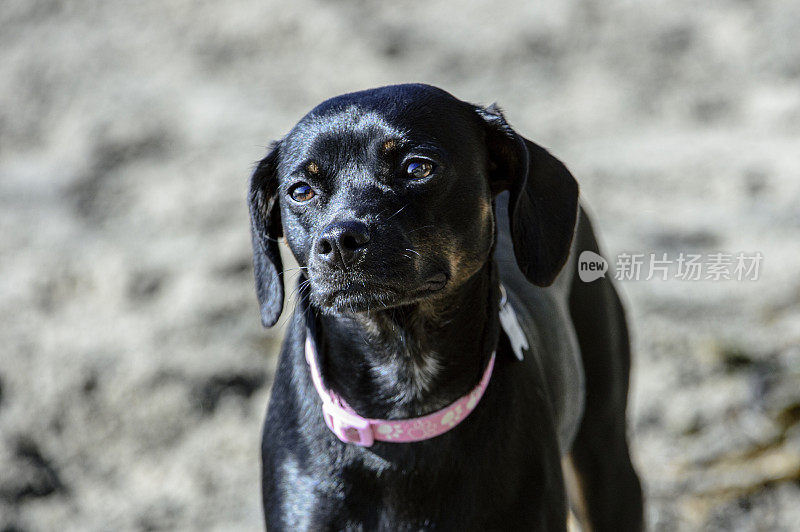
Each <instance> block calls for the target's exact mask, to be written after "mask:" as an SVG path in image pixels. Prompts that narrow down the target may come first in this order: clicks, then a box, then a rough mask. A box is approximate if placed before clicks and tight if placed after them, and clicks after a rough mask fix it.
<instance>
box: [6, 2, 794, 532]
mask: <svg viewBox="0 0 800 532" xmlns="http://www.w3.org/2000/svg"><path fill="white" fill-rule="evenodd" d="M537 4H539V3H537ZM537 4H534V3H531V2H523V1H521V0H517V1H512V2H504V3H502V4H499V3H495V5H494V7H493V8H492V9H491V10H488V9H487V8H486V7H485V6H484V4H483V3H480V2H475V1H468V2H461V3H459V4H458V5H459V7H458V9H457V10H453V9H452V5H454V4H448V3H446V2H443V1H439V0H437V1H433V2H426V3H424V4H423V3H414V2H408V1H398V2H392V3H390V4H385V3H378V2H375V3H370V2H366V1H360V2H359V1H347V2H330V1H314V0H299V1H296V2H293V3H291V4H290V3H288V2H287V3H279V2H261V1H255V0H230V1H228V2H188V1H176V2H156V1H144V2H129V1H118V2H85V3H84V2H60V1H57V0H49V1H32V0H19V1H16V0H14V1H12V0H6V1H5V2H3V3H2V6H0V235H2V236H0V530H9V531H10V530H81V531H84V530H88V531H92V530H134V529H136V530H139V529H147V530H156V529H167V530H206V529H217V530H256V529H258V528H259V527H260V526H261V510H260V503H259V487H258V467H259V466H258V464H259V458H258V444H259V437H260V430H261V421H262V416H263V413H264V410H265V406H266V403H267V397H268V390H269V386H270V382H271V377H272V374H273V369H274V367H275V362H276V360H275V357H276V353H277V349H278V346H279V341H280V337H281V331H280V330H279V329H275V330H270V331H265V330H262V329H261V327H260V324H259V320H258V313H257V308H256V303H255V296H254V293H253V288H252V273H251V266H250V249H249V246H250V244H249V235H248V226H247V223H248V221H247V212H246V206H245V202H244V198H245V193H246V183H247V179H248V173H249V171H250V168H251V164H252V162H253V161H255V160H257V159H258V158H260V157H261V156H262V155H263V153H264V152H265V146H266V145H267V144H268V143H269V141H270V140H271V139H274V138H276V137H279V136H281V135H282V134H283V133H285V132H286V131H287V129H288V128H289V127H290V126H291V125H292V124H293V123H294V122H295V121H296V120H297V119H298V118H299V117H300V116H302V114H304V112H305V111H307V110H308V109H309V108H310V107H312V106H313V105H315V104H316V103H318V102H319V101H321V100H323V99H325V98H327V97H330V96H332V95H335V94H338V93H341V92H346V91H350V90H355V89H362V88H367V87H371V86H376V85H383V84H388V83H394V82H402V81H424V82H428V83H433V84H436V85H439V86H442V87H443V88H446V89H447V90H449V91H451V92H453V93H454V94H456V95H457V96H459V97H461V98H464V99H467V100H471V101H475V102H481V103H491V102H492V101H498V102H500V104H501V105H502V106H503V107H504V108H505V110H506V113H507V116H508V117H509V119H510V121H511V122H512V123H513V124H514V125H515V127H517V128H518V130H520V131H521V132H522V133H523V134H525V135H526V136H528V137H530V138H532V139H534V140H536V141H538V142H539V143H541V144H543V145H545V146H547V147H549V148H550V149H551V150H552V151H553V152H554V153H556V154H557V155H558V156H559V157H561V158H562V159H563V160H564V161H565V162H567V164H568V165H569V166H570V168H571V169H572V170H573V172H574V174H575V175H576V176H577V177H578V179H579V181H580V183H581V186H582V193H583V195H584V198H585V200H586V201H588V203H589V204H590V206H591V208H592V212H593V213H594V215H595V218H596V223H597V225H598V226H599V227H600V229H601V238H602V241H603V243H604V245H605V253H606V255H607V256H608V257H614V256H616V255H617V254H619V253H622V252H638V253H651V252H655V253H658V254H661V253H669V254H670V256H671V257H675V256H677V254H678V253H680V252H690V251H697V252H700V253H713V252H739V251H746V252H761V253H762V254H763V257H764V259H763V263H762V264H761V272H760V279H759V280H758V281H749V282H736V281H722V282H711V281H707V282H698V281H694V282H692V281H679V280H674V279H673V280H668V281H658V280H651V281H638V282H637V281H625V282H621V283H619V284H620V289H621V291H622V293H623V296H624V298H625V300H626V302H627V306H628V311H629V316H630V321H631V324H632V329H633V334H634V347H635V363H634V364H635V367H634V377H633V391H632V394H631V395H632V409H631V416H630V417H631V436H632V440H633V449H634V455H635V456H634V458H635V461H636V463H637V465H638V467H639V470H640V471H641V474H642V476H643V479H644V481H645V485H646V491H647V498H648V508H647V516H648V521H649V525H650V528H651V529H652V530H737V531H739V530H744V531H747V530H787V531H788V530H800V305H798V303H800V275H798V271H800V246H799V245H798V243H799V242H798V241H799V239H800V179H798V172H799V171H800V155H799V154H800V128H798V124H799V123H800V85H799V84H798V83H799V82H800V46H798V44H797V29H798V28H799V27H800V2H797V1H783V0H774V1H754V2H737V1H730V2H723V1H716V0H712V1H710V2H704V3H702V4H701V5H702V10H699V9H698V6H699V4H697V3H694V2H689V1H682V0H681V1H673V2H663V1H662V2H648V3H645V2H630V1H624V0H606V1H599V0H597V1H594V0H593V1H569V2H550V3H546V4H547V5H546V6H545V5H544V4H545V3H541V4H543V5H537Z"/></svg>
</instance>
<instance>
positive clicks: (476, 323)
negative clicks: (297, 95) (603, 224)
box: [249, 85, 642, 531]
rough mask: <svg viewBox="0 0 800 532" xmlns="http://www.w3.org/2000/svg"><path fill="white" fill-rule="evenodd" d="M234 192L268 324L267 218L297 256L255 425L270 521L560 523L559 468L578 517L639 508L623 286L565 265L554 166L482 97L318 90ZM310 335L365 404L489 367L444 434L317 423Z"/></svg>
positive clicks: (279, 296)
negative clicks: (403, 438) (293, 288)
mask: <svg viewBox="0 0 800 532" xmlns="http://www.w3.org/2000/svg"><path fill="white" fill-rule="evenodd" d="M249 201H250V213H251V221H252V235H253V249H254V264H255V276H256V288H257V292H258V299H259V302H260V304H261V318H262V321H263V323H264V325H265V326H267V327H270V326H272V325H274V324H275V322H276V321H277V319H278V317H279V315H280V312H281V308H282V305H283V295H284V289H283V282H282V278H281V276H282V273H283V271H282V270H283V268H282V264H281V259H280V255H279V252H278V238H279V237H281V236H285V238H286V242H287V243H288V245H289V247H290V248H291V250H292V252H293V253H294V256H295V257H296V259H297V262H298V263H299V265H300V267H301V271H302V273H303V275H302V276H301V281H300V283H299V286H298V291H299V292H298V294H299V304H298V306H297V308H296V310H295V313H294V317H293V319H292V322H291V326H290V327H289V331H288V334H287V336H286V338H285V340H284V344H283V350H282V353H281V357H280V362H279V366H278V370H277V374H276V376H275V381H274V384H273V388H272V398H271V400H270V404H269V411H268V413H267V420H266V425H265V429H264V437H263V444H262V457H263V501H264V509H265V513H266V523H267V527H268V528H270V529H272V530H374V529H385V530H434V529H435V530H516V529H523V530H565V528H566V521H567V503H566V501H567V497H566V491H567V489H568V490H569V493H570V498H569V500H570V502H571V505H572V508H573V510H574V511H575V513H576V514H577V516H578V518H579V520H580V522H581V523H582V525H583V526H584V529H586V530H595V531H600V530H613V531H632V530H639V529H641V527H642V495H641V489H640V486H639V480H638V478H637V476H636V473H635V472H634V469H633V467H632V466H631V463H630V459H629V455H628V446H627V440H626V422H625V410H626V402H627V392H628V372H629V364H630V359H629V358H630V357H629V345H628V335H627V329H626V325H625V317H624V314H623V309H622V306H621V304H620V301H619V299H618V297H617V294H616V292H615V290H614V288H613V286H612V285H611V283H610V282H609V281H608V280H607V279H605V278H603V279H599V280H597V281H595V282H593V283H583V282H581V281H580V280H578V279H577V276H575V275H574V273H575V257H576V254H577V253H580V252H581V251H583V250H592V251H594V252H598V248H597V243H596V241H595V237H594V235H593V232H592V227H591V225H590V223H589V220H588V219H587V218H586V215H585V214H584V213H583V212H582V211H581V209H580V208H579V205H578V186H577V184H576V182H575V180H574V179H573V177H572V175H571V174H570V173H569V171H568V170H567V169H566V168H565V167H564V165H563V164H562V163H561V162H559V161H558V160H557V159H555V158H554V157H553V156H552V155H550V154H549V153H548V152H547V151H545V150H544V149H543V148H541V147H539V146H537V145H536V144H534V143H532V142H530V141H528V140H526V139H524V138H522V137H521V136H519V135H518V134H517V133H516V132H515V131H514V130H513V129H511V127H510V126H509V125H508V124H507V123H506V121H505V119H504V118H503V115H502V114H501V113H500V111H499V110H498V109H497V108H495V107H489V108H483V107H479V106H475V105H471V104H469V103H466V102H462V101H460V100H458V99H456V98H454V97H453V96H451V95H450V94H448V93H446V92H444V91H442V90H440V89H437V88H434V87H430V86H426V85H398V86H391V87H383V88H379V89H374V90H368V91H363V92H357V93H353V94H346V95H343V96H339V97H336V98H333V99H331V100H328V101H326V102H324V103H322V104H321V105H319V106H318V107H316V108H315V109H314V110H312V111H311V112H310V113H309V114H308V115H306V116H305V117H304V118H303V119H302V120H301V121H300V122H299V123H298V124H297V125H296V126H295V127H294V129H292V131H291V132H290V133H289V134H288V135H287V136H286V137H285V138H283V139H282V140H281V141H279V142H277V143H275V144H274V146H273V147H272V150H271V151H270V153H269V154H268V155H267V156H266V157H265V158H264V159H263V160H262V161H261V162H260V163H259V164H258V166H257V168H256V170H255V172H254V173H253V176H252V180H251V188H250V195H249ZM573 237H574V238H573ZM565 265H566V266H565ZM501 283H502V286H503V287H504V289H502V288H501ZM544 287H547V288H544ZM503 290H504V291H506V292H507V294H508V303H509V304H510V308H511V309H512V310H511V312H510V313H511V316H512V319H511V325H510V326H509V327H510V330H512V332H513V329H514V324H518V325H517V326H518V327H521V330H522V331H524V338H522V339H520V338H511V336H514V335H513V334H507V333H504V332H503V330H504V329H506V330H509V327H506V324H505V322H504V325H503V327H501V325H500V318H499V317H498V309H499V308H500V307H501V301H500V300H501V291H503ZM307 338H308V340H309V347H308V349H306V348H304V345H305V344H306V339H307ZM525 345H527V348H526V349H525V348H524V346H525ZM314 346H315V347H316V348H315V349H314ZM495 351H496V355H493V353H494V352H495ZM515 351H517V352H519V353H520V354H522V355H523V359H522V360H521V361H520V360H518V357H517V356H515ZM309 353H310V355H309V356H310V358H309V360H311V362H312V364H311V365H312V366H316V367H318V368H319V373H320V374H321V378H320V386H323V387H324V388H325V389H327V390H330V391H331V392H332V394H335V396H336V397H338V398H340V399H341V401H342V403H343V404H345V405H347V406H348V407H349V408H350V409H351V411H352V412H355V413H357V414H358V416H364V417H367V418H378V419H385V420H404V419H408V418H417V417H420V416H425V415H426V414H430V413H431V412H435V411H437V410H439V409H443V408H446V407H448V405H451V404H454V402H456V401H458V400H459V399H460V398H462V397H465V395H466V394H468V393H469V392H470V390H473V389H474V388H475V387H476V384H477V383H478V382H479V381H481V376H482V375H487V376H488V374H489V373H491V377H490V380H489V384H488V387H487V388H486V391H485V393H484V395H483V397H482V398H480V400H479V401H478V402H477V404H476V405H475V404H474V401H473V404H472V405H471V407H472V406H474V410H471V412H470V413H469V415H468V416H464V418H463V421H462V422H460V423H458V424H454V426H453V427H452V428H451V429H449V430H447V432H445V433H444V434H441V435H437V436H435V437H431V438H428V439H423V440H422V441H417V442H414V443H397V442H392V441H375V442H374V443H373V444H372V445H370V446H363V445H360V444H358V443H352V442H358V441H359V440H360V438H361V436H362V435H363V434H362V432H361V431H360V429H358V430H357V429H354V428H352V427H345V429H344V432H342V433H341V434H339V437H337V435H336V434H334V432H332V430H329V428H328V427H327V426H326V421H325V420H323V411H322V410H323V409H322V404H323V400H322V397H323V395H324V394H323V393H320V392H318V390H317V389H316V388H315V385H314V383H313V382H312V380H313V379H312V377H313V376H312V371H311V369H310V365H309V364H308V363H307V360H306V356H307V355H308V354H309ZM490 361H491V362H493V363H494V369H493V372H492V368H491V367H490ZM326 412H327V410H326ZM459 412H460V411H459ZM459 415H460V414H459ZM448 420H450V421H451V419H448ZM348 431H350V432H348ZM368 432H369V430H368ZM366 437H369V439H370V442H364V441H360V443H367V444H369V443H371V439H372V432H369V433H368V434H367V436H366ZM343 440H347V442H346V441H343ZM562 466H563V469H562Z"/></svg>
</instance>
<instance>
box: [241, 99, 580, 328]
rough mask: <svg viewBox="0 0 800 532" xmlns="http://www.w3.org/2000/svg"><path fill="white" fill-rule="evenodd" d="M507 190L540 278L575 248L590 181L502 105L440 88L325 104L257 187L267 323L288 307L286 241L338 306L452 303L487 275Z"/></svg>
mask: <svg viewBox="0 0 800 532" xmlns="http://www.w3.org/2000/svg"><path fill="white" fill-rule="evenodd" d="M504 190H508V191H510V198H509V218H510V220H509V222H510V227H511V233H512V239H513V243H514V253H515V255H516V259H517V263H518V265H519V267H520V269H521V271H522V272H523V273H524V274H525V275H526V276H527V278H528V279H529V280H530V281H531V282H533V283H535V284H537V285H540V286H546V285H548V284H550V283H552V281H553V280H554V279H555V277H556V275H557V274H558V272H559V270H560V269H561V267H562V266H563V264H564V262H565V261H566V258H567V256H568V254H569V247H570V242H571V240H572V235H573V230H574V227H575V220H576V214H577V206H578V186H577V183H576V182H575V180H574V179H573V177H572V176H571V175H570V173H569V171H568V170H567V169H566V168H565V167H564V165H563V164H561V162H560V161H558V160H557V159H556V158H554V157H553V156H552V155H550V154H549V153H548V152H547V151H545V150H544V149H543V148H541V147H539V146H537V145H535V144H533V143H532V142H530V141H528V140H526V139H524V138H522V137H521V136H519V135H518V134H517V133H516V132H515V131H514V130H513V129H511V127H510V126H509V125H508V123H507V122H506V120H505V119H504V117H503V115H502V114H501V112H500V111H499V109H497V108H495V107H493V106H492V107H488V108H484V107H479V106H475V105H471V104H469V103H466V102H463V101H461V100H458V99H456V98H455V97H453V96H451V95H450V94H448V93H446V92H444V91H442V90H440V89H437V88H435V87H430V86H427V85H418V84H415V85H396V86H390V87H382V88H378V89H373V90H368V91H363V92H356V93H352V94H346V95H343V96H339V97H336V98H333V99H330V100H328V101H326V102H323V103H322V104H320V105H319V106H317V107H316V108H315V109H313V110H312V111H311V112H310V113H309V114H308V115H306V116H305V117H304V118H303V119H302V120H300V122H299V123H298V124H297V125H296V126H295V127H294V128H293V129H292V130H291V132H289V134H288V135H287V136H286V137H284V138H283V139H282V140H280V141H278V142H276V143H275V144H274V145H273V146H272V149H271V151H270V152H269V154H267V156H266V157H265V158H264V159H262V160H261V161H260V162H259V163H258V166H257V168H256V170H255V172H254V173H253V176H252V178H251V183H250V193H249V203H250V216H251V222H252V236H253V252H254V266H255V275H256V288H257V292H258V298H259V302H260V304H261V318H262V321H263V323H264V325H265V326H268V327H269V326H272V325H274V324H275V322H276V321H277V319H278V316H279V315H280V312H281V308H282V306H283V281H282V279H281V274H282V264H281V259H280V254H279V252H278V243H277V242H278V238H279V237H280V236H285V237H286V241H287V243H288V245H289V247H290V248H291V250H292V252H293V253H294V256H295V257H296V259H297V261H298V263H299V264H300V266H301V267H302V268H305V275H306V277H307V278H308V280H309V282H310V285H309V290H310V295H311V299H312V302H313V303H314V304H315V305H316V306H318V307H319V308H322V309H324V310H327V311H331V312H364V311H368V310H370V309H381V308H390V307H397V306H402V305H409V304H413V303H415V302H419V301H421V300H425V299H427V298H434V297H440V296H442V295H445V294H447V293H448V292H450V291H452V290H454V289H455V288H457V287H458V286H460V285H461V284H462V283H464V282H465V281H466V280H468V279H469V278H470V277H471V276H472V275H474V274H475V273H476V272H478V271H479V270H480V269H481V268H482V267H483V266H484V265H485V264H486V262H487V261H488V260H489V259H490V254H491V251H492V248H493V244H494V234H495V223H494V209H493V199H494V196H495V195H497V194H498V193H500V192H502V191H504Z"/></svg>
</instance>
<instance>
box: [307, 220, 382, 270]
mask: <svg viewBox="0 0 800 532" xmlns="http://www.w3.org/2000/svg"><path fill="white" fill-rule="evenodd" d="M368 242H369V228H368V227H367V226H366V224H364V223H363V222H359V221H358V220H346V221H342V222H334V223H332V224H330V225H329V226H328V227H326V228H325V230H324V231H322V234H321V235H320V237H319V239H318V240H317V245H316V246H315V250H316V252H317V255H319V257H320V258H321V259H322V260H323V261H325V262H326V263H328V264H329V265H330V266H332V267H334V268H347V267H349V266H350V265H352V264H353V262H355V260H356V259H357V258H358V256H359V255H360V254H361V253H363V251H364V248H366V246H367V243H368Z"/></svg>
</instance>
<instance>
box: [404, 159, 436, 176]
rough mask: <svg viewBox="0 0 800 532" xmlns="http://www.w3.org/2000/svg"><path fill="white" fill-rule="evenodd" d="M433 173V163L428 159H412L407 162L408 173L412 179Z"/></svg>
mask: <svg viewBox="0 0 800 532" xmlns="http://www.w3.org/2000/svg"><path fill="white" fill-rule="evenodd" d="M432 173H433V163H431V162H428V161H421V160H416V161H411V162H409V163H408V164H406V174H408V177H410V178H411V179H423V178H425V177H428V176H429V175H431V174H432Z"/></svg>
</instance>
